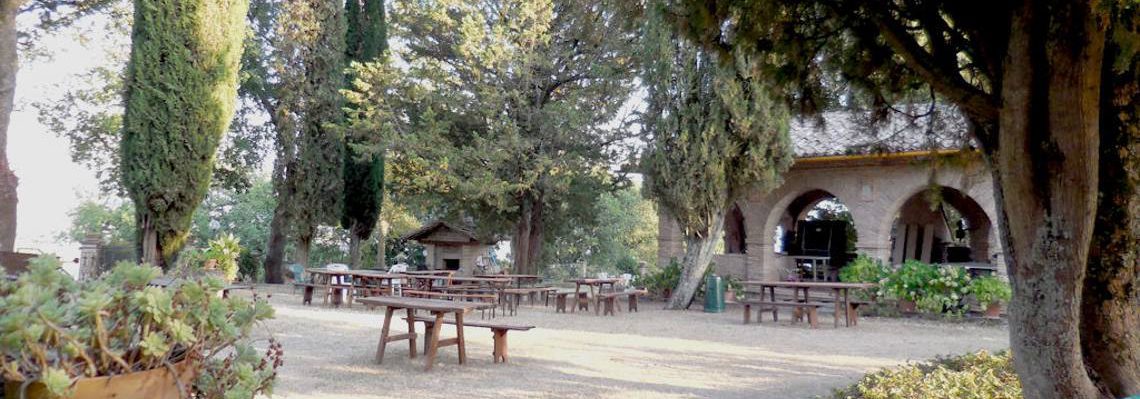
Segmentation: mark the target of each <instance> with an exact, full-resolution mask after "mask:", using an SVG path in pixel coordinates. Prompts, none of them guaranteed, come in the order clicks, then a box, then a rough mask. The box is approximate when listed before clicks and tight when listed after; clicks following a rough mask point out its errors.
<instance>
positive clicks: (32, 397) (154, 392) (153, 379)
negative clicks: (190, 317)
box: [4, 360, 194, 399]
mask: <svg viewBox="0 0 1140 399" xmlns="http://www.w3.org/2000/svg"><path fill="white" fill-rule="evenodd" d="M174 369H175V370H176V371H177V373H178V379H177V380H175V377H174V373H171V372H170V370H169V369H168V368H166V367H159V368H156V369H150V370H145V371H136V372H134V373H129V374H120V375H116V376H111V377H92V378H80V379H79V380H78V381H76V382H75V385H73V386H72V395H71V396H64V397H63V399H112V398H114V399H126V398H147V399H179V398H181V397H183V396H184V395H181V393H180V391H179V389H178V381H181V382H182V386H184V387H186V389H189V388H190V384H191V383H193V381H194V368H193V367H190V362H189V361H188V360H183V361H181V362H178V363H175V364H174ZM20 385H22V382H20V381H7V382H6V383H5V384H4V397H6V398H19V397H20ZM24 393H25V396H24V398H26V399H47V398H51V397H52V396H51V395H49V394H48V391H47V387H45V386H44V385H43V384H42V383H39V382H34V383H31V384H28V387H27V390H26V391H25V392H24Z"/></svg>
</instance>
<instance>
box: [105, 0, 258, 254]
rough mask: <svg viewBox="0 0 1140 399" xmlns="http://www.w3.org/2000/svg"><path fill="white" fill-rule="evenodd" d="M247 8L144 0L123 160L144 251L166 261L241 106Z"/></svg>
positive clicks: (202, 0) (181, 238)
mask: <svg viewBox="0 0 1140 399" xmlns="http://www.w3.org/2000/svg"><path fill="white" fill-rule="evenodd" d="M246 10H247V1H246V0H192V1H175V0H135V22H134V26H133V33H132V38H131V39H132V40H131V46H132V47H131V59H130V63H129V64H128V68H127V80H126V96H125V103H126V112H125V113H124V115H123V135H122V141H121V142H120V149H121V162H122V165H121V169H122V174H123V185H124V186H125V187H126V188H127V191H128V192H129V193H130V197H131V199H132V200H133V201H134V203H135V212H136V215H137V216H136V220H135V222H136V223H137V225H138V230H139V231H138V233H139V236H140V239H139V242H140V252H141V253H140V255H144V256H148V257H153V258H148V260H151V261H154V262H157V264H159V265H163V266H165V265H169V264H171V263H173V259H174V257H175V256H177V254H178V253H179V252H180V251H181V250H182V246H183V245H184V244H185V243H186V239H187V236H188V233H189V227H190V222H191V216H192V215H193V213H194V210H195V209H196V208H197V207H198V204H199V203H201V202H202V200H203V199H204V198H205V196H206V190H207V189H208V188H209V183H210V177H211V172H212V171H213V165H214V153H215V151H216V150H217V148H218V144H219V143H220V141H221V139H222V134H223V133H225V131H226V129H228V127H229V124H230V120H231V118H232V117H233V114H234V106H235V99H236V97H237V95H236V93H237V84H238V69H239V68H238V67H239V60H240V58H241V55H242V40H243V38H244V35H245V14H246Z"/></svg>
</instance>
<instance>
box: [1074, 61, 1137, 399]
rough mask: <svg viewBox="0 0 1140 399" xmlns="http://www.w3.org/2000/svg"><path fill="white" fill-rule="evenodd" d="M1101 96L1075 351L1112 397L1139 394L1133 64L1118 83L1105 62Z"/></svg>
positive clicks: (1135, 87) (1120, 76)
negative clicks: (1096, 173) (1093, 209)
mask: <svg viewBox="0 0 1140 399" xmlns="http://www.w3.org/2000/svg"><path fill="white" fill-rule="evenodd" d="M1109 47H1110V48H1109V49H1108V51H1106V53H1105V54H1106V55H1105V63H1104V67H1103V71H1104V73H1103V74H1102V79H1104V81H1103V82H1102V87H1104V89H1102V90H1101V96H1102V97H1101V109H1102V113H1101V119H1100V120H1101V123H1100V204H1099V205H1098V206H1097V216H1096V225H1095V227H1094V230H1093V241H1092V247H1091V248H1090V250H1089V261H1088V276H1087V277H1086V278H1085V288H1084V295H1083V296H1082V297H1081V345H1082V349H1083V350H1084V354H1085V362H1086V363H1087V365H1088V367H1089V368H1090V369H1091V370H1092V374H1093V375H1092V377H1093V378H1094V380H1096V381H1097V382H1098V383H1099V384H1100V385H1101V386H1102V387H1104V388H1105V389H1107V390H1108V391H1110V392H1111V393H1112V396H1113V397H1118V398H1122V397H1127V396H1131V395H1136V394H1140V334H1138V333H1137V328H1138V327H1140V313H1138V312H1140V302H1138V301H1137V298H1138V297H1140V296H1138V291H1137V290H1138V288H1140V287H1137V272H1140V270H1138V269H1137V261H1140V256H1138V255H1140V245H1138V243H1140V123H1138V122H1140V121H1138V120H1137V118H1138V117H1140V86H1138V85H1137V84H1138V83H1140V82H1138V81H1140V79H1138V78H1137V73H1136V72H1135V71H1136V67H1137V66H1138V65H1136V63H1131V64H1130V65H1129V68H1126V69H1125V71H1126V72H1125V73H1124V74H1123V75H1117V74H1115V73H1113V66H1112V62H1110V60H1113V59H1115V58H1116V57H1118V56H1119V52H1120V51H1119V49H1118V48H1116V46H1113V45H1109Z"/></svg>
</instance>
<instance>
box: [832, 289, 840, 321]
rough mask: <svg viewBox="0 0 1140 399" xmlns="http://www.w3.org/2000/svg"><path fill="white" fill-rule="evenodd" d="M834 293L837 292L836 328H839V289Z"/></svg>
mask: <svg viewBox="0 0 1140 399" xmlns="http://www.w3.org/2000/svg"><path fill="white" fill-rule="evenodd" d="M832 291H835V328H839V306H840V303H839V289H838V288H836V289H834V290H832Z"/></svg>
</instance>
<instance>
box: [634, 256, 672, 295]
mask: <svg viewBox="0 0 1140 399" xmlns="http://www.w3.org/2000/svg"><path fill="white" fill-rule="evenodd" d="M641 282H642V284H643V285H644V286H645V289H647V290H649V292H651V293H653V294H654V295H664V294H665V291H672V290H675V289H677V284H680V283H681V263H680V262H678V261H677V258H673V259H670V260H669V265H668V266H665V267H664V268H662V269H661V270H659V271H657V272H656V273H650V274H649V275H648V276H644V277H642V278H641Z"/></svg>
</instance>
